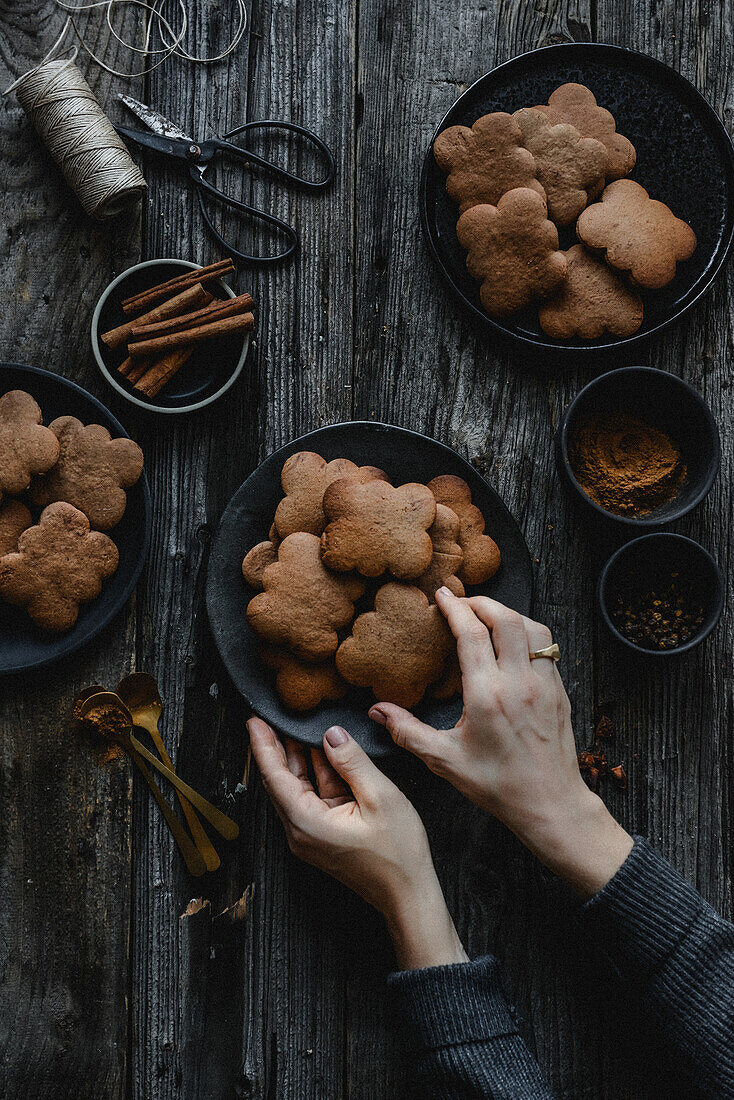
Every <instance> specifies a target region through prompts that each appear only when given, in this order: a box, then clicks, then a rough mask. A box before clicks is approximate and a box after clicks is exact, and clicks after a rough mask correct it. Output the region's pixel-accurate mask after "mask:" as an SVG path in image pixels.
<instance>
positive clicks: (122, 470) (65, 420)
mask: <svg viewBox="0 0 734 1100" xmlns="http://www.w3.org/2000/svg"><path fill="white" fill-rule="evenodd" d="M49 427H50V428H51V431H52V432H53V433H54V434H55V436H56V437H57V439H58V441H59V445H60V448H61V449H60V453H59V460H58V462H57V463H56V465H55V466H54V468H53V470H51V472H50V473H48V474H46V476H45V477H42V478H39V479H38V481H37V482H36V483H35V484H34V486H33V493H32V495H33V501H34V503H35V504H39V505H40V506H41V507H45V506H46V505H47V504H53V503H54V501H57V500H64V501H66V502H67V503H69V504H73V505H74V507H75V508H78V509H79V510H80V511H82V512H84V514H85V516H86V517H87V519H88V520H89V524H90V526H91V527H94V528H95V529H96V530H98V531H109V530H110V529H111V528H112V527H114V526H115V525H116V524H118V523H119V522H120V520H121V519H122V517H123V515H124V512H125V507H126V504H127V494H126V492H125V489H129V488H130V487H131V486H132V485H134V484H135V482H136V481H137V480H138V478H139V477H140V475H141V474H142V472H143V452H142V451H141V449H140V447H139V446H138V445H137V443H134V442H133V441H132V439H125V438H122V439H112V438H111V437H110V433H109V432H108V431H107V429H106V428H103V427H102V425H101V424H87V425H86V426H85V425H84V424H82V422H81V421H80V420H77V419H76V417H74V416H60V417H58V419H56V420H54V421H53V422H52V423H51V424H50V425H49Z"/></svg>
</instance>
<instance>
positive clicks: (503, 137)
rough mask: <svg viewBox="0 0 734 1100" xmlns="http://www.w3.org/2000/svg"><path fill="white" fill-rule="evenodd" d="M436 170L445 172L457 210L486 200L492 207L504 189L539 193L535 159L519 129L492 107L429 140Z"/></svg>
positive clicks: (502, 112)
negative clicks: (469, 122) (466, 123)
mask: <svg viewBox="0 0 734 1100" xmlns="http://www.w3.org/2000/svg"><path fill="white" fill-rule="evenodd" d="M433 155H434V156H435V158H436V163H437V164H438V166H439V168H442V169H443V171H444V172H446V173H448V178H447V180H446V190H447V191H448V193H449V195H450V196H451V198H452V199H453V200H454V201H455V202H458V204H459V212H460V213H462V214H463V213H464V211H465V210H468V209H469V208H470V207H472V206H478V205H480V204H481V203H489V204H490V205H491V206H496V205H497V203H498V202H499V200H500V199H501V198H502V196H503V195H504V194H505V192H506V191H512V189H513V188H515V187H529V188H530V189H531V190H533V191H537V192H538V194H539V195H541V196H542V195H543V194H544V192H543V188H542V186H541V184H540V183H539V182H538V180H537V178H536V169H535V158H534V157H533V155H532V153H531V152H529V150H528V149H526V148H524V146H523V138H522V131H521V130H520V127H519V126H518V124H517V122H516V121H515V119H514V118H513V117H512V115H508V114H506V113H505V112H504V111H496V112H495V113H494V114H491V115H484V116H483V118H478V119H477V121H476V122H475V123H474V125H473V126H472V127H471V129H469V127H468V126H450V127H449V128H448V129H447V130H444V131H443V133H441V134H439V135H438V137H437V138H436V140H435V141H434V143H433Z"/></svg>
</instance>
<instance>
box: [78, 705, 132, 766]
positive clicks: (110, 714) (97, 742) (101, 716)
mask: <svg viewBox="0 0 734 1100" xmlns="http://www.w3.org/2000/svg"><path fill="white" fill-rule="evenodd" d="M80 710H81V706H80V704H78V703H75V704H74V709H73V711H72V718H73V720H74V722H75V723H77V724H78V725H79V726H80V727H81V728H82V729H84V730H85V731H86V732H88V733H89V734H90V735H91V746H90V747H91V748H92V751H93V753H94V758H95V762H96V764H97V765H98V766H99V767H106V766H107V765H109V764H115V763H117V761H118V760H123V759H124V757H125V750H124V749H123V747H122V745H121V744H120V743H119V742H118V741H115V740H114V733H115V732H120V731H121V730H123V729H125V728H126V724H125V721H124V718H123V716H122V715H121V714H120V712H119V710H118V709H117V707H113V706H109V705H105V706H99V707H94V708H93V709H92V710H90V711H89V712H88V713H87V714H85V715H84V717H83V718H82V717H81V715H80Z"/></svg>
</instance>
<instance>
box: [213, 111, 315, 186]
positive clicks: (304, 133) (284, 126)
mask: <svg viewBox="0 0 734 1100" xmlns="http://www.w3.org/2000/svg"><path fill="white" fill-rule="evenodd" d="M248 130H289V131H290V132H291V133H293V134H300V136H301V137H302V138H304V139H305V140H306V141H307V142H310V143H311V145H313V146H315V148H316V149H317V150H318V152H319V153H320V154H321V156H322V158H323V160H324V161H325V163H326V167H327V173H326V175H325V176H324V178H323V179H321V180H308V179H304V178H303V176H297V175H295V173H294V172H289V171H288V170H287V169H286V168H281V166H280V165H279V164H273V162H272V161H271V160H268V159H267V158H266V157H261V156H259V155H258V154H257V153H253V152H251V151H250V150H249V149H243V148H242V146H241V145H235V144H234V143H233V142H231V141H229V140H228V139H229V138H233V137H235V136H236V135H237V134H244V133H246V132H247V131H248ZM209 144H210V145H213V146H214V148H215V149H218V150H220V151H221V152H223V153H229V154H230V155H231V156H234V157H239V158H240V159H241V160H246V161H249V162H250V163H251V164H257V165H259V166H260V167H261V168H265V169H266V170H267V171H268V172H270V173H271V175H273V176H276V177H277V178H278V179H282V180H286V181H287V182H288V183H291V184H292V185H293V186H294V187H297V188H299V189H300V190H302V191H325V190H326V188H327V187H328V186H329V185H330V184H331V182H332V181H333V179H334V173H335V171H336V168H335V166H334V157H333V156H332V154H331V150H330V149H329V147H328V146H327V145H325V144H324V143H323V141H322V140H321V138H320V137H318V136H317V135H316V134H314V132H313V131H312V130H307V129H306V127H305V126H298V125H297V124H296V123H295V122H278V121H277V120H276V119H272V118H266V119H264V120H263V121H262V122H246V123H245V124H244V126H237V127H236V129H234V130H230V131H229V132H228V133H226V134H225V135H224V137H223V138H211V139H210V140H209Z"/></svg>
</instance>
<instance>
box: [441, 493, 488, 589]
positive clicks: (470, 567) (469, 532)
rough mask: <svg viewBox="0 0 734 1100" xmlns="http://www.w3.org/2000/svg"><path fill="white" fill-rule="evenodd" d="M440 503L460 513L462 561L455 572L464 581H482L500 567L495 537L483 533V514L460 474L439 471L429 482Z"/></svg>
mask: <svg viewBox="0 0 734 1100" xmlns="http://www.w3.org/2000/svg"><path fill="white" fill-rule="evenodd" d="M428 488H429V489H430V490H431V492H432V493H433V495H434V496H435V498H436V501H437V502H438V503H439V504H445V505H446V506H447V507H448V508H450V509H451V510H452V511H453V512H455V513H456V515H457V516H458V517H459V537H458V541H459V545H460V546H461V548H462V550H463V551H464V561H463V562H462V565H461V568H460V569H459V571H458V574H457V576H458V577H459V580H461V581H462V583H463V584H484V583H485V581H488V580H489V579H490V577H493V576H494V575H495V573H496V572H497V570H498V569H499V567H500V551H499V547H498V546H497V543H496V542H495V541H494V539H491V538H490V537H489V535H485V534H484V526H485V524H484V516H483V515H482V513H481V512H480V511H479V509H478V508H477V507H476V505H475V504H472V499H471V489H470V488H469V486H468V485H467V483H466V482H465V481H464V479H463V478H461V477H456V476H455V475H454V474H440V475H439V476H438V477H434V478H433V480H432V481H429V482H428Z"/></svg>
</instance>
